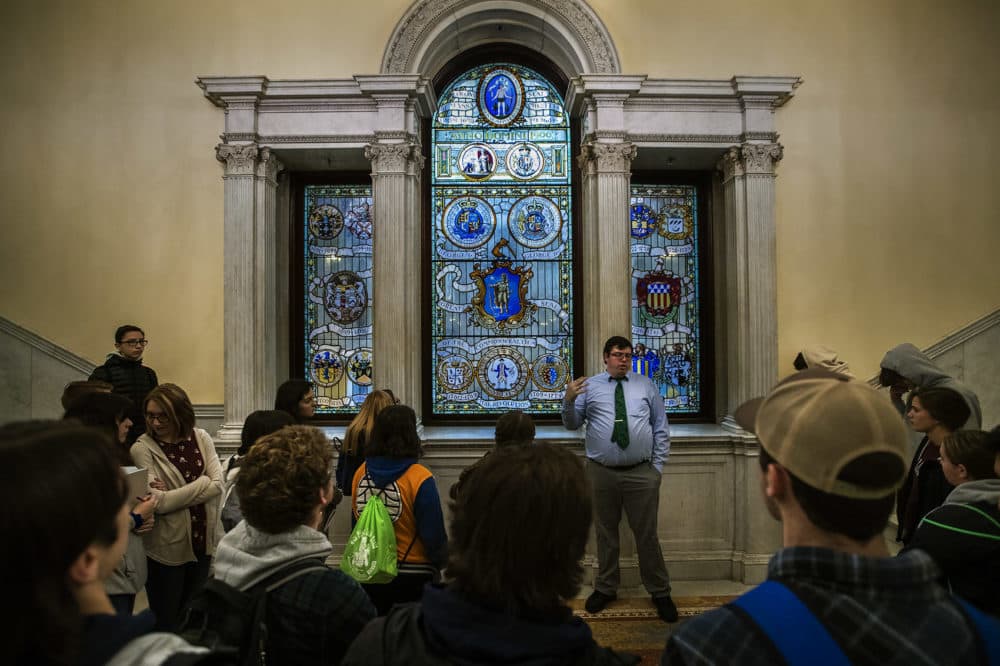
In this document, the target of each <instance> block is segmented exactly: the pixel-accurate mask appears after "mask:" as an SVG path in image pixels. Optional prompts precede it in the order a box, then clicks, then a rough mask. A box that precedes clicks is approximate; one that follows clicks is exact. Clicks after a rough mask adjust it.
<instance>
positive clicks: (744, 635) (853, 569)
mask: <svg viewBox="0 0 1000 666" xmlns="http://www.w3.org/2000/svg"><path fill="white" fill-rule="evenodd" d="M940 576H941V572H940V571H939V569H938V568H937V566H936V565H935V564H934V561H933V560H932V559H931V558H930V557H929V556H928V555H927V554H926V553H924V552H923V551H919V550H916V551H909V552H906V553H903V554H902V555H900V556H899V557H886V558H872V557H862V556H859V555H850V554H847V553H843V552H839V551H835V550H830V549H827V548H806V547H796V548H785V549H783V550H780V551H778V552H777V553H776V554H775V555H774V557H772V558H771V562H770V563H769V565H768V578H769V579H772V580H777V581H779V582H781V583H783V584H784V585H786V586H787V587H788V588H789V589H790V590H792V592H794V593H795V594H796V595H797V596H798V597H799V599H800V600H801V601H802V603H804V604H805V605H806V607H807V608H809V610H810V611H812V613H813V614H814V615H815V616H816V617H817V619H818V620H819V621H820V622H821V623H822V624H823V626H824V627H826V630H827V631H828V632H830V636H831V637H832V638H833V640H834V641H836V643H837V644H838V645H839V646H840V648H841V650H843V651H844V654H845V655H846V656H847V658H848V659H849V660H850V661H851V663H853V664H871V665H872V666H888V665H892V664H898V665H900V666H902V665H903V664H905V665H906V666H916V665H918V664H926V665H927V666H947V665H949V664H984V663H986V662H985V656H984V653H983V647H982V644H981V640H980V639H979V638H978V636H977V634H976V633H975V630H974V629H973V628H972V626H971V625H970V622H969V620H968V618H967V617H966V615H965V613H964V611H962V610H961V609H960V608H959V606H958V605H957V604H956V603H955V602H954V601H953V600H952V599H951V598H950V597H949V594H948V592H947V591H946V590H945V589H944V588H943V587H942V586H941V585H940V584H939V582H938V581H939V579H940ZM661 663H662V664H670V665H676V664H685V665H687V666H692V665H694V664H741V665H760V666H765V665H766V666H774V665H775V664H784V663H786V662H785V660H784V658H783V657H782V656H781V655H780V653H779V652H778V651H777V649H776V648H775V646H774V645H773V644H772V643H771V640H770V639H769V638H768V637H767V636H766V635H765V634H764V633H763V632H762V631H761V630H760V629H759V628H758V627H757V625H756V623H754V622H753V620H751V619H750V617H749V616H748V615H747V614H746V613H745V612H744V611H743V610H742V609H740V608H736V607H734V606H731V605H727V606H724V607H722V608H719V609H717V610H714V611H711V612H708V613H705V614H703V615H700V616H698V617H696V618H693V619H691V620H688V621H687V622H685V623H684V624H682V625H680V626H679V627H678V628H677V630H676V631H675V632H674V634H673V635H672V636H671V637H670V638H669V640H668V641H667V647H666V651H665V652H664V654H663V659H662V662H661Z"/></svg>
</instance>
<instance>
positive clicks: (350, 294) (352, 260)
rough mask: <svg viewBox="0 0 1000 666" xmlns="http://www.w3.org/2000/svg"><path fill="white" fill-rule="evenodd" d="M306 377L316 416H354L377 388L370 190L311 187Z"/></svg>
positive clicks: (306, 230)
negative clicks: (374, 362) (374, 357)
mask: <svg viewBox="0 0 1000 666" xmlns="http://www.w3.org/2000/svg"><path fill="white" fill-rule="evenodd" d="M304 199H305V205H304V206H303V208H304V211H303V219H302V221H301V223H302V226H303V228H302V232H303V233H302V237H303V241H304V242H303V248H302V252H303V265H304V267H305V271H304V273H305V274H304V276H303V278H304V284H305V289H304V294H303V296H304V300H305V302H304V303H303V305H304V307H303V310H302V312H303V322H302V323H303V330H304V331H305V341H304V342H305V356H304V358H305V368H304V370H305V373H304V376H305V377H306V378H307V379H309V381H310V382H312V385H313V392H314V393H315V395H316V412H317V414H353V413H355V412H356V411H357V408H358V406H359V405H360V404H361V403H362V402H364V399H365V396H366V395H368V392H369V391H370V390H371V386H372V298H371V297H372V293H373V292H372V235H373V234H372V224H373V221H374V216H373V214H372V191H371V186H369V185H307V186H306V187H305V192H304Z"/></svg>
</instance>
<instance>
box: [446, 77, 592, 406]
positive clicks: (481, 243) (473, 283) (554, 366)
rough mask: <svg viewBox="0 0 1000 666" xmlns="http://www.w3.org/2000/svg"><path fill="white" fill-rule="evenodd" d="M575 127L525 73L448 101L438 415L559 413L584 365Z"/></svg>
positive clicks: (458, 87)
mask: <svg viewBox="0 0 1000 666" xmlns="http://www.w3.org/2000/svg"><path fill="white" fill-rule="evenodd" d="M569 139H570V136H569V121H568V118H567V115H566V111H565V108H564V105H563V100H562V97H561V96H560V95H559V93H558V92H557V91H556V89H555V88H554V87H553V86H552V85H551V84H550V83H549V82H548V81H546V80H545V79H543V78H542V77H541V76H540V75H539V74H538V73H536V72H534V71H532V70H530V69H528V68H526V67H521V66H518V65H510V64H493V65H484V66H480V67H476V68H474V69H472V70H469V71H468V72H466V73H465V74H463V75H462V76H460V77H459V78H458V79H456V80H455V81H454V82H453V83H452V84H451V85H449V86H448V87H447V88H446V89H445V91H444V93H443V94H442V95H441V97H440V99H439V101H438V111H437V113H436V115H435V117H434V124H433V128H432V146H431V151H432V153H431V154H432V156H433V163H432V166H431V178H432V179H431V206H432V211H431V219H432V223H433V229H432V231H431V240H432V248H431V252H432V259H431V279H432V286H431V288H432V290H433V291H432V297H431V303H432V308H433V311H432V317H431V318H432V327H431V340H430V344H431V352H432V357H433V363H434V366H433V371H434V375H433V380H432V394H433V395H432V397H433V410H434V414H435V415H456V414H467V415H478V414H484V415H485V414H497V413H502V412H505V411H507V410H509V409H522V410H524V411H527V412H531V413H535V414H557V413H558V412H559V409H560V403H561V401H562V396H563V391H564V389H565V386H566V379H567V377H568V376H569V374H570V372H571V371H572V368H573V330H572V322H573V287H572V285H573V266H572V261H571V260H572V254H573V252H572V240H573V239H572V225H571V219H570V210H571V207H570V187H569V184H570V180H569V178H570V177H569V166H570V164H569V159H570V150H569V149H570V143H569Z"/></svg>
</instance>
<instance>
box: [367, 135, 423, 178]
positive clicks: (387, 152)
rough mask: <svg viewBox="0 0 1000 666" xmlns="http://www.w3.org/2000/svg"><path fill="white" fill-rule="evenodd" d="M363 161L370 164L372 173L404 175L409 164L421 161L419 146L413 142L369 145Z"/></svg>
mask: <svg viewBox="0 0 1000 666" xmlns="http://www.w3.org/2000/svg"><path fill="white" fill-rule="evenodd" d="M365 159H366V160H369V161H371V163H372V173H373V174H378V173H406V172H407V167H408V166H409V162H410V161H412V160H423V155H421V154H420V146H419V145H418V144H416V143H414V142H410V141H407V142H405V143H369V144H368V145H366V146H365Z"/></svg>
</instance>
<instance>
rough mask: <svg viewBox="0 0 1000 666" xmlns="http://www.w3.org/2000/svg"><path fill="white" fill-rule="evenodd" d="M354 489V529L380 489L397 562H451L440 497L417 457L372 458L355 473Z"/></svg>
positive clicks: (436, 565)
mask: <svg viewBox="0 0 1000 666" xmlns="http://www.w3.org/2000/svg"><path fill="white" fill-rule="evenodd" d="M366 476H367V477H368V478H370V479H371V481H370V482H369V481H368V480H367V479H366V478H365V477H366ZM352 487H353V489H354V492H353V493H352V498H351V500H352V503H353V506H352V508H353V514H352V518H351V524H352V526H353V525H354V523H355V522H356V521H357V518H358V516H360V515H361V512H362V511H363V510H364V506H365V502H367V501H368V497H369V496H371V494H373V493H377V492H378V491H379V490H381V491H383V492H382V493H380V494H381V496H382V500H383V502H384V503H385V506H386V509H387V510H388V511H389V515H390V517H391V518H392V522H393V527H395V529H396V549H397V557H398V559H399V560H400V561H402V560H403V557H404V555H405V557H406V563H408V564H421V563H430V564H433V565H434V566H435V567H437V568H438V569H441V568H443V567H444V565H445V563H446V562H447V560H448V536H447V534H446V533H445V529H444V514H443V513H442V511H441V498H440V496H439V495H438V489H437V484H436V483H435V482H434V477H433V476H432V475H431V473H430V470H428V469H427V468H426V467H424V466H423V465H420V464H418V463H417V459H416V458H389V457H384V456H372V457H369V458H368V459H367V460H365V462H363V463H362V464H361V467H359V468H358V471H357V472H355V474H354V483H353V484H352ZM407 551H409V552H408V553H407Z"/></svg>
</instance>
